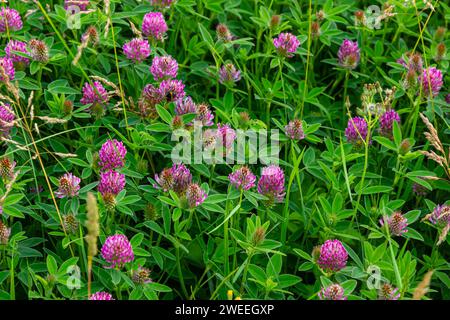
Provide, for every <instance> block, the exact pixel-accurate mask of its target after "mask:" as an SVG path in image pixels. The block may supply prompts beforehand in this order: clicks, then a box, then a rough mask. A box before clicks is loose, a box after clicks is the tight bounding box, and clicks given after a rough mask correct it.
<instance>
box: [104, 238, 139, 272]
mask: <svg viewBox="0 0 450 320" xmlns="http://www.w3.org/2000/svg"><path fill="white" fill-rule="evenodd" d="M102 257H103V259H105V260H106V262H108V263H109V266H108V268H119V269H120V268H122V267H123V266H124V265H125V263H128V262H131V261H133V260H134V253H133V248H132V247H131V243H130V241H128V238H127V237H126V236H125V235H123V234H116V235H113V236H109V237H108V238H106V240H105V243H104V244H103V247H102Z"/></svg>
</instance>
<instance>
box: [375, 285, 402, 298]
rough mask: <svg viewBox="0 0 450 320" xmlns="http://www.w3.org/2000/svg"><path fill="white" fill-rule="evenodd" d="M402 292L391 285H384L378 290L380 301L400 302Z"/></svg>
mask: <svg viewBox="0 0 450 320" xmlns="http://www.w3.org/2000/svg"><path fill="white" fill-rule="evenodd" d="M399 298H400V292H398V288H394V287H393V286H391V285H390V284H389V283H384V284H383V285H382V286H381V288H380V289H379V290H378V300H398V299H399Z"/></svg>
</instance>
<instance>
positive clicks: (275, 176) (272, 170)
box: [258, 164, 286, 206]
mask: <svg viewBox="0 0 450 320" xmlns="http://www.w3.org/2000/svg"><path fill="white" fill-rule="evenodd" d="M258 192H259V193H260V194H262V195H263V196H266V197H267V198H269V200H268V201H267V202H266V205H268V206H271V205H272V204H273V203H275V202H282V201H283V199H284V196H285V194H286V193H285V190H284V172H283V170H282V169H281V168H280V167H279V166H277V165H274V164H272V165H269V166H267V167H264V168H263V169H262V173H261V178H260V179H259V181H258Z"/></svg>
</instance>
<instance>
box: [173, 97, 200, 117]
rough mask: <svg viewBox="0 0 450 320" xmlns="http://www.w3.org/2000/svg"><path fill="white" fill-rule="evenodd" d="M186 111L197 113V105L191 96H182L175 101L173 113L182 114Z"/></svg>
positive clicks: (186, 112)
mask: <svg viewBox="0 0 450 320" xmlns="http://www.w3.org/2000/svg"><path fill="white" fill-rule="evenodd" d="M188 113H197V106H196V104H195V103H194V101H193V100H192V98H191V97H189V96H188V97H184V98H183V99H180V100H177V101H176V106H175V114H176V115H177V116H182V115H184V114H188Z"/></svg>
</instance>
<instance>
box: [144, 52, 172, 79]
mask: <svg viewBox="0 0 450 320" xmlns="http://www.w3.org/2000/svg"><path fill="white" fill-rule="evenodd" d="M150 72H151V73H152V75H153V78H154V79H155V81H160V80H164V79H170V78H176V76H177V74H178V63H177V60H175V59H174V58H172V57H171V56H162V57H154V58H153V61H152V65H151V67H150Z"/></svg>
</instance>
